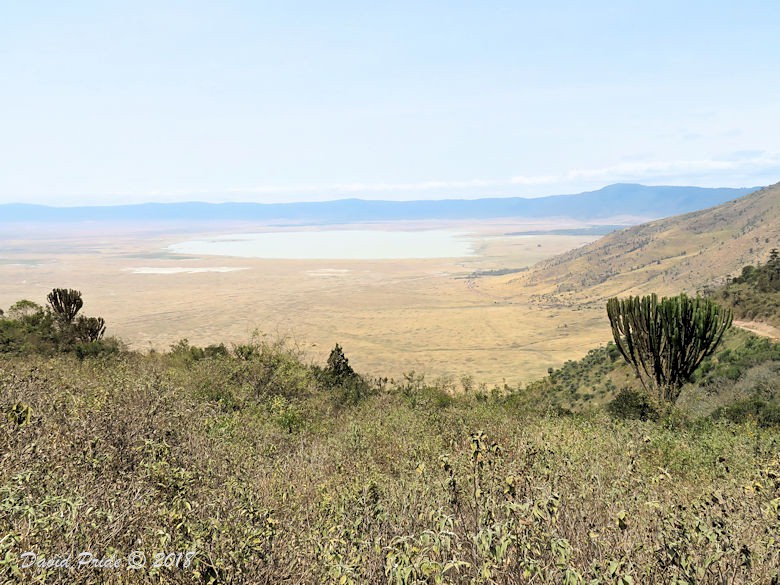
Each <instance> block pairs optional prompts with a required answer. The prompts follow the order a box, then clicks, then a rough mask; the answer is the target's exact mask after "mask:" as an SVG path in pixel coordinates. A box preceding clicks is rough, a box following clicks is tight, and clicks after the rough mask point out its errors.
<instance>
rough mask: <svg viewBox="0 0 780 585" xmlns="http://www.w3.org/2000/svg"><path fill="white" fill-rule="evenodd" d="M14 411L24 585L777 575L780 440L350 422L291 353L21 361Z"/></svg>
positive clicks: (460, 410)
mask: <svg viewBox="0 0 780 585" xmlns="http://www.w3.org/2000/svg"><path fill="white" fill-rule="evenodd" d="M335 394H336V395H338V392H336V393H335ZM0 401H1V403H2V406H3V407H5V408H7V407H9V406H12V405H15V404H17V403H23V404H24V405H27V406H29V407H30V412H31V416H30V418H29V421H28V422H25V421H26V419H25V417H24V416H17V415H14V414H13V413H9V416H8V417H0V426H2V431H1V432H0V453H2V467H0V472H1V474H0V526H2V533H3V536H4V537H5V538H1V539H0V559H4V560H3V561H1V562H0V575H2V576H3V577H2V579H3V580H4V581H27V582H29V581H30V580H32V579H33V578H34V577H37V578H38V579H39V580H40V581H42V582H44V581H45V582H50V583H60V582H74V583H78V582H81V583H86V582H95V580H100V581H103V582H115V583H118V582H121V581H123V580H125V579H127V578H128V576H129V573H128V571H127V570H124V571H119V572H116V571H102V572H99V573H97V572H95V571H94V570H88V569H82V570H74V569H71V570H70V572H68V571H67V570H63V569H49V570H44V569H35V568H32V569H21V568H20V567H19V563H18V554H19V553H20V552H21V551H26V550H32V551H35V552H37V553H38V554H41V555H52V554H55V553H57V552H58V551H62V552H65V553H67V551H75V552H78V551H81V550H92V551H96V552H97V553H98V554H111V553H112V551H115V552H118V553H120V554H122V553H123V554H127V552H128V551H130V550H142V551H145V552H146V553H147V555H149V556H150V557H151V554H152V553H153V552H154V551H158V550H160V551H167V552H174V551H188V550H194V551H196V552H197V556H196V557H195V562H194V564H193V565H192V566H190V567H189V568H187V569H183V570H166V569H159V570H156V571H154V570H148V569H147V570H144V571H138V572H134V573H132V576H133V580H134V582H146V583H152V582H154V583H172V582H177V583H190V582H204V583H205V582H209V580H215V581H218V582H232V583H285V582H290V583H323V582H333V583H374V582H384V581H385V579H387V580H388V581H390V582H393V583H427V582H435V581H434V579H435V577H436V576H446V580H447V581H448V582H453V583H468V582H474V583H491V582H496V583H526V582H529V581H531V580H532V579H533V581H534V582H537V583H561V582H564V581H565V580H566V582H570V583H578V582H580V578H583V579H590V578H599V579H600V580H599V581H598V582H601V583H617V582H623V583H630V582H634V583H668V582H671V581H672V580H674V579H675V578H680V579H685V580H686V581H687V582H693V581H694V580H696V581H699V582H721V581H722V582H730V583H745V582H769V581H770V580H771V579H772V578H773V577H774V578H777V576H778V569H777V568H778V567H779V566H780V549H778V547H777V542H776V538H777V534H778V533H780V515H779V514H778V504H780V479H779V478H780V459H778V456H777V444H778V441H780V435H779V434H778V431H776V430H762V429H760V428H756V427H755V426H753V425H743V426H735V425H732V424H730V423H725V422H722V423H698V424H679V423H674V422H672V421H668V422H667V423H666V424H657V423H643V422H639V421H631V422H619V421H612V420H610V419H609V418H607V417H604V416H600V415H599V416H592V417H585V418H582V417H559V416H551V415H546V416H539V415H535V414H526V413H525V411H524V410H523V409H521V408H519V407H518V405H517V401H516V399H515V398H514V397H513V396H509V397H507V398H490V397H482V398H477V397H476V396H474V395H470V396H463V397H459V398H452V397H450V396H448V395H447V394H446V393H444V392H442V391H441V390H437V389H435V388H426V387H425V386H424V385H423V384H422V383H420V382H419V381H415V380H407V381H406V382H404V383H403V384H402V385H400V386H398V387H394V388H385V389H384V390H382V391H381V392H379V393H378V394H376V395H374V396H371V397H369V398H367V399H366V400H365V401H363V402H362V403H360V404H357V405H355V406H348V405H343V404H340V403H339V401H338V400H337V399H336V398H335V396H334V392H333V391H331V390H327V389H324V388H321V387H320V386H319V384H318V383H317V382H316V378H315V377H314V376H313V374H312V370H311V369H310V368H308V367H307V366H305V365H303V364H301V363H299V362H298V361H297V360H296V358H295V356H294V355H292V354H290V353H288V352H285V351H283V350H282V349H281V348H271V350H268V351H261V352H258V353H257V354H256V355H255V356H254V357H253V358H251V359H250V360H240V359H234V358H224V357H221V358H213V359H203V360H200V361H195V362H192V361H191V360H190V359H187V355H186V354H184V353H183V352H179V354H177V355H174V356H170V355H169V356H156V355H152V356H139V355H134V354H129V355H119V356H113V357H107V358H105V359H103V360H85V361H82V362H79V361H77V360H75V359H73V358H70V357H66V356H62V357H54V358H40V357H26V358H24V357H17V358H13V359H5V358H4V359H3V361H1V362H0ZM20 423H22V424H20ZM480 431H481V432H484V433H485V434H484V435H480V434H479V432H480ZM748 558H749V559H750V562H749V563H748V562H747V561H746V559H748ZM534 575H535V577H532V576H534ZM621 578H622V579H625V580H623V581H620V579H621ZM629 579H630V580H629Z"/></svg>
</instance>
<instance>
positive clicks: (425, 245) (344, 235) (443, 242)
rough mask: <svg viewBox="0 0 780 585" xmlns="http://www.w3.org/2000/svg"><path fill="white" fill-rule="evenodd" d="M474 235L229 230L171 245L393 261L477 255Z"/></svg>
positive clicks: (201, 250)
mask: <svg viewBox="0 0 780 585" xmlns="http://www.w3.org/2000/svg"><path fill="white" fill-rule="evenodd" d="M474 245H475V238H474V237H473V236H470V235H469V234H467V233H464V232H456V231H449V230H419V231H385V230H326V231H281V232H265V233H252V234H231V235H225V236H216V237H211V238H207V239H200V240H188V241H186V242H179V243H176V244H171V245H170V246H168V250H170V251H171V252H173V253H176V254H193V255H203V256H233V257H237V258H268V259H283V260H293V259H294V260H319V259H322V260H389V259H417V258H420V259H422V258H460V257H464V256H473V255H475V250H474Z"/></svg>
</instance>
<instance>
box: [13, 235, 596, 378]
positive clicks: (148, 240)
mask: <svg viewBox="0 0 780 585" xmlns="http://www.w3.org/2000/svg"><path fill="white" fill-rule="evenodd" d="M11 227H12V228H13V231H12V230H11V229H10V228H9V226H4V228H3V229H4V233H3V235H2V236H0V244H2V248H0V308H4V309H7V308H8V307H9V306H10V305H11V304H12V303H14V302H15V301H17V300H19V299H22V298H26V299H30V300H33V301H35V302H38V303H41V304H43V303H44V300H45V296H46V294H47V293H48V292H49V291H50V290H51V289H52V288H54V287H67V288H76V289H79V290H81V291H82V293H83V296H84V300H85V305H84V308H83V312H84V313H85V314H87V315H100V316H102V317H104V318H105V319H106V322H107V324H108V334H109V335H115V336H118V337H120V338H121V339H123V340H124V341H125V342H127V343H128V345H129V346H130V347H132V348H134V349H139V350H149V349H151V348H155V349H158V350H159V349H166V348H167V347H168V346H169V345H170V344H172V343H174V342H176V341H177V340H179V339H182V338H187V339H188V340H189V341H190V343H193V344H196V345H201V346H203V345H208V344H213V343H220V342H224V343H226V344H228V345H230V344H234V343H243V342H246V341H247V340H248V339H249V338H250V337H251V335H252V333H253V332H254V331H259V332H260V334H261V335H266V336H268V338H269V339H275V338H277V337H279V336H282V337H286V338H288V339H289V340H290V342H292V343H296V344H298V346H299V347H300V348H301V349H302V350H304V352H305V354H306V355H307V356H308V357H309V358H310V359H311V360H312V361H318V362H320V363H322V362H323V361H324V360H325V358H326V357H327V354H328V352H329V351H330V349H331V348H332V347H333V346H334V345H335V344H336V343H339V344H341V345H342V346H343V348H344V350H345V352H346V354H347V356H348V357H349V358H350V362H351V364H352V365H353V366H354V367H355V368H356V369H357V370H358V371H361V372H364V373H367V374H370V375H371V376H387V377H395V378H398V377H400V376H402V375H403V374H404V373H406V372H409V371H412V370H414V371H415V372H416V373H418V374H420V373H423V374H425V375H426V378H427V379H431V378H438V377H450V378H452V379H453V380H454V381H456V382H458V381H459V380H460V378H461V377H463V376H472V377H473V379H474V381H475V382H476V383H481V382H484V383H486V384H488V385H493V384H502V383H504V382H505V383H507V384H510V385H515V384H517V383H523V382H528V381H531V380H533V379H536V378H538V377H540V376H542V375H544V374H545V373H546V371H547V368H548V367H551V366H559V365H560V364H561V363H563V362H564V361H566V360H567V359H576V358H578V357H580V356H582V355H583V354H584V353H586V352H587V350H588V349H590V348H592V347H595V346H597V345H599V344H602V343H604V342H606V341H607V340H608V339H609V338H610V332H609V326H608V321H607V320H606V316H605V314H604V311H603V309H602V308H599V307H595V306H579V305H578V304H577V303H574V302H571V303H566V304H561V303H557V304H556V303H551V302H549V301H545V300H543V299H542V298H540V296H539V290H538V288H537V289H535V290H533V291H532V290H530V289H529V290H524V289H523V288H518V287H517V286H516V285H513V286H509V285H508V282H509V280H511V277H509V278H508V277H506V276H503V277H496V276H476V277H469V275H472V274H473V273H478V272H479V271H486V270H496V269H506V268H510V269H524V268H527V267H529V266H531V265H533V264H534V263H536V262H538V261H539V260H542V259H545V258H549V257H551V256H553V255H556V254H560V253H562V252H564V251H566V250H571V249H573V248H575V247H578V246H582V245H584V244H586V243H589V242H592V241H593V240H594V239H596V238H595V237H593V236H555V235H538V236H531V237H505V236H503V234H506V233H511V232H516V231H524V230H529V229H531V230H541V229H550V228H561V227H564V228H565V227H573V226H572V225H571V224H564V225H561V224H560V223H556V224H555V225H552V224H550V222H549V221H548V222H547V224H544V223H528V222H507V221H503V222H481V223H478V224H474V223H468V224H465V223H462V222H449V223H442V222H438V223H437V222H416V223H403V224H394V225H384V226H378V225H372V226H355V225H351V226H346V227H344V228H342V229H357V228H360V229H366V228H367V227H370V229H387V228H392V229H406V230H408V229H432V228H436V229H451V230H456V231H461V232H468V233H470V234H473V235H474V236H475V237H476V238H477V241H478V245H477V251H478V254H477V255H475V256H469V257H464V258H439V259H426V260H419V259H416V260H349V261H347V260H266V259H251V258H250V259H248V258H232V257H224V256H198V257H195V256H181V255H173V254H170V253H168V252H167V246H169V245H170V244H174V243H177V242H181V241H183V240H189V239H194V238H202V237H208V236H214V235H223V234H231V233H248V232H253V231H265V230H268V229H281V228H278V227H273V226H271V227H269V226H261V225H256V224H239V223H231V224H222V225H216V224H202V225H200V226H194V225H186V226H185V225H175V224H170V225H161V224H158V225H155V226H145V227H144V226H137V225H111V226H83V225H81V226H64V225H48V226H46V225H35V226H11ZM336 227H338V226H328V227H327V228H317V229H334V228H336ZM299 229H314V228H299ZM214 269H219V270H223V271H222V272H213V271H205V272H204V271H202V270H214ZM193 270H194V272H193ZM198 270H201V271H200V272H199V271H198ZM227 270H231V271H227ZM139 271H141V273H139ZM157 271H161V272H165V271H167V272H168V273H154V272H157ZM514 276H515V277H516V276H517V275H516V274H515V275H514Z"/></svg>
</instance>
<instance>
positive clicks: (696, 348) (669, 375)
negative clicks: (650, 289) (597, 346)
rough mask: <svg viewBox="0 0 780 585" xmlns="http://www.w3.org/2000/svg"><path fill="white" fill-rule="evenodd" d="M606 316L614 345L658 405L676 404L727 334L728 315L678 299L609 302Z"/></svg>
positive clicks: (701, 302) (703, 302) (696, 301)
mask: <svg viewBox="0 0 780 585" xmlns="http://www.w3.org/2000/svg"><path fill="white" fill-rule="evenodd" d="M607 315H608V316H609V322H610V324H611V326H612V335H613V337H614V338H615V345H616V346H617V348H618V349H619V350H620V353H621V354H622V356H623V358H624V359H625V360H626V361H627V362H628V363H629V364H631V365H632V366H633V367H634V371H635V372H636V374H637V376H638V377H639V379H640V380H641V382H642V385H643V386H644V388H645V390H646V391H647V392H648V393H649V394H651V396H652V397H653V398H655V399H656V400H657V401H658V403H659V404H661V405H663V404H674V402H675V401H676V400H677V398H678V397H679V395H680V390H681V388H682V385H683V384H684V383H685V382H687V381H688V380H690V378H691V376H692V374H693V372H694V371H695V370H696V368H697V367H698V366H699V364H700V363H701V362H702V360H703V359H704V358H705V357H707V356H709V355H712V353H713V352H714V351H715V349H716V348H717V346H718V344H719V343H720V341H721V339H722V338H723V334H724V332H725V331H726V329H728V328H729V326H731V319H732V315H731V311H729V310H726V309H723V308H722V307H721V306H720V305H717V304H716V303H714V302H712V301H710V300H709V299H703V298H700V297H696V298H694V299H691V298H689V297H688V296H686V295H684V294H682V295H679V296H676V297H671V298H663V299H661V301H660V302H659V301H658V297H657V296H656V295H655V294H653V295H650V296H645V297H629V298H626V299H617V298H612V299H610V300H609V301H608V302H607Z"/></svg>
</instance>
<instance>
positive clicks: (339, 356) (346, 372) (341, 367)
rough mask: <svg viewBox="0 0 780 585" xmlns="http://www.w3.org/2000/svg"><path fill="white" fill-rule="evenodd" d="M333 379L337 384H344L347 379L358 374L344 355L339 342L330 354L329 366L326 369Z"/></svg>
mask: <svg viewBox="0 0 780 585" xmlns="http://www.w3.org/2000/svg"><path fill="white" fill-rule="evenodd" d="M325 371H326V372H327V373H328V376H329V377H330V378H331V380H332V381H333V382H335V383H337V384H342V383H344V382H346V381H347V380H349V379H351V378H354V377H355V376H356V374H355V370H353V369H352V366H350V365H349V360H348V359H347V356H345V355H344V350H343V349H341V346H340V345H339V344H338V343H337V344H336V347H334V348H333V349H332V350H331V352H330V355H329V356H328V367H327V369H326V370H325Z"/></svg>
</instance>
